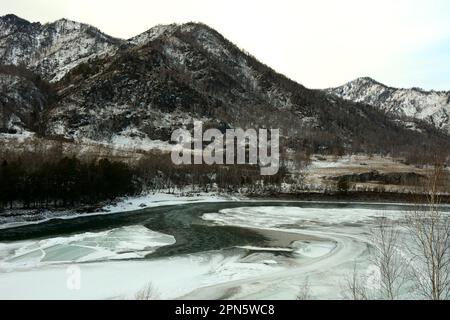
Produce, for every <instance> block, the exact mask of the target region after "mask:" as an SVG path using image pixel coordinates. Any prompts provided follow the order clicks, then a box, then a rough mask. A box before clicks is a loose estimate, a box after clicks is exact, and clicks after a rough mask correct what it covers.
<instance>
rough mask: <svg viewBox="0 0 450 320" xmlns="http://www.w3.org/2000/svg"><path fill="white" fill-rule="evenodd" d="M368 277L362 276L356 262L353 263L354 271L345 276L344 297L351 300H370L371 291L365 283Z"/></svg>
mask: <svg viewBox="0 0 450 320" xmlns="http://www.w3.org/2000/svg"><path fill="white" fill-rule="evenodd" d="M365 282H366V279H365V278H364V277H363V276H361V275H360V274H359V272H358V269H357V264H356V262H355V263H354V265H353V272H352V273H351V275H350V276H347V277H346V278H345V282H344V285H343V291H344V298H346V299H350V300H368V299H369V293H368V291H367V287H366V285H365Z"/></svg>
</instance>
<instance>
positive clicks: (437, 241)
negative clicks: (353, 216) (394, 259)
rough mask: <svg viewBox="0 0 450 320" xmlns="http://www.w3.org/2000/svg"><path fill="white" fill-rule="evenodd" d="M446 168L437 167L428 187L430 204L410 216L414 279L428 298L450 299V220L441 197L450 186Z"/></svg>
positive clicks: (437, 165)
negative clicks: (441, 203)
mask: <svg viewBox="0 0 450 320" xmlns="http://www.w3.org/2000/svg"><path fill="white" fill-rule="evenodd" d="M447 177H448V175H447V172H445V168H444V166H443V165H442V164H439V163H438V164H436V165H435V166H434V169H433V171H432V173H431V175H430V177H429V179H428V182H427V185H426V190H425V191H426V195H427V199H428V201H427V203H426V204H425V205H417V206H416V207H415V209H414V210H412V211H410V212H409V213H408V214H407V226H408V229H409V231H410V236H411V239H412V246H410V250H409V251H410V252H411V255H412V268H411V273H412V279H413V281H414V284H415V287H416V290H417V293H418V294H419V295H421V296H423V297H424V298H427V299H432V300H443V299H449V298H450V220H449V215H448V214H447V213H445V212H443V211H442V208H441V206H440V202H441V199H440V195H441V193H442V192H443V191H446V190H445V189H444V190H443V189H442V188H443V187H444V188H446V186H447V183H448V181H447V180H448V178H447Z"/></svg>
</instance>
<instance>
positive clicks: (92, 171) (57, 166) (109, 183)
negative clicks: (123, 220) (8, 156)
mask: <svg viewBox="0 0 450 320" xmlns="http://www.w3.org/2000/svg"><path fill="white" fill-rule="evenodd" d="M135 191H136V184H135V175H134V172H133V170H132V168H130V167H129V166H128V165H126V164H125V163H122V162H114V161H110V160H108V159H101V160H98V161H92V162H83V161H81V160H79V159H77V158H75V157H63V158H61V159H60V160H57V161H44V162H42V163H39V164H34V165H33V166H29V165H27V163H25V162H24V161H22V160H20V159H17V160H2V161H1V162H0V208H2V207H3V208H5V207H13V206H18V207H25V208H40V207H45V208H47V207H50V206H54V207H60V206H62V207H68V206H76V205H79V204H93V203H97V202H99V201H103V200H108V199H114V198H115V197H119V196H124V195H130V194H133V193H134V192H135Z"/></svg>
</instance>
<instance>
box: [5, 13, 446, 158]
mask: <svg viewBox="0 0 450 320" xmlns="http://www.w3.org/2000/svg"><path fill="white" fill-rule="evenodd" d="M3 20H5V19H3ZM18 23H19V24H22V23H23V22H20V21H19V22H18ZM3 25H4V24H3ZM49 25H50V26H52V27H51V28H50V29H51V30H57V29H58V28H59V27H61V28H62V29H64V30H68V29H70V30H72V32H73V33H74V34H70V32H68V33H64V32H56V33H52V34H54V35H56V36H57V38H58V39H61V38H62V40H61V41H59V42H58V41H57V42H56V43H62V44H63V45H62V47H59V46H55V47H52V46H50V47H51V48H52V49H54V52H53V54H54V55H56V56H58V55H60V53H61V52H63V53H67V54H68V57H69V58H68V60H67V61H62V62H61V64H60V65H58V66H59V67H60V70H62V73H61V74H60V75H59V76H58V77H55V76H53V75H52V74H50V76H49V73H48V72H47V70H46V69H45V68H42V67H38V68H33V64H32V65H31V69H32V70H33V71H34V72H37V73H38V74H40V75H41V76H42V77H44V79H47V80H50V81H52V82H53V84H52V87H53V88H54V89H55V91H56V96H57V97H56V99H54V100H51V101H52V102H51V103H49V104H48V105H47V106H46V108H44V109H45V110H44V111H43V112H41V113H40V117H39V119H40V120H39V121H40V125H39V126H38V127H39V132H38V133H39V134H41V135H44V136H61V137H64V138H65V139H73V140H80V141H81V140H83V139H91V140H95V141H104V142H107V143H112V144H118V143H119V142H123V143H125V144H133V143H134V142H136V141H140V142H142V143H141V145H145V144H146V143H147V144H149V142H150V141H154V140H161V141H168V140H169V139H170V133H171V132H172V131H173V129H175V128H177V127H187V128H189V127H190V126H191V122H192V120H193V119H202V120H204V121H205V123H206V125H207V126H214V127H218V128H221V129H222V130H223V129H225V128H228V127H245V128H249V127H252V128H257V127H276V128H280V129H282V132H283V138H284V139H285V140H286V141H285V142H286V146H288V147H290V148H294V149H305V150H310V151H311V152H328V153H330V152H333V153H336V152H338V153H339V152H346V151H348V152H388V151H389V150H398V152H402V151H404V150H406V149H407V148H409V149H412V148H413V147H415V146H416V143H413V142H411V141H422V144H420V148H425V149H427V148H431V146H432V145H435V144H437V145H444V146H445V145H446V143H448V136H445V135H443V134H441V133H439V132H436V130H435V129H433V128H432V127H431V126H429V125H428V124H427V123H425V122H421V121H420V120H417V121H415V122H414V124H413V127H414V128H412V129H411V127H408V126H405V125H404V123H402V122H399V120H398V119H396V118H394V117H392V116H391V115H388V114H386V113H385V112H384V111H382V110H379V108H377V107H373V106H370V105H368V104H366V103H362V104H361V103H356V102H352V101H347V100H345V99H341V98H339V97H337V96H336V95H334V94H331V93H330V92H325V91H322V90H313V89H307V88H305V87H304V86H303V85H301V84H299V83H297V82H295V81H293V80H291V79H289V78H287V77H286V76H284V75H282V74H280V73H277V72H276V71H274V70H273V69H272V68H270V67H269V66H267V65H265V64H263V63H261V62H260V61H258V60H257V59H256V58H254V57H253V56H251V55H250V54H248V53H246V52H244V51H243V50H241V49H240V48H238V47H237V46H236V45H234V44H233V43H232V42H231V41H229V40H228V39H226V38H225V37H223V36H222V35H221V34H220V33H219V32H217V31H216V30H214V29H212V28H210V27H209V26H207V25H205V24H202V23H185V24H171V25H165V26H156V27H154V28H151V29H149V30H147V31H146V32H144V33H141V34H140V35H137V36H136V37H132V38H130V39H128V40H122V39H115V38H111V37H109V36H107V35H105V37H106V38H103V37H102V36H101V35H102V33H101V32H100V31H98V29H95V28H94V27H91V26H85V27H82V26H80V25H82V24H77V23H76V22H69V20H64V19H60V20H57V21H56V22H53V23H50V24H49ZM0 26H2V25H0ZM35 26H36V25H35ZM37 26H38V27H36V28H37V29H38V30H41V29H40V28H42V25H40V24H38V25H37ZM80 30H81V31H82V32H80ZM86 30H88V31H87V32H86ZM0 31H1V28H0ZM89 32H93V33H94V36H93V37H89ZM98 32H100V33H101V34H100V36H99V33H98ZM22 33H23V32H22ZM22 33H21V32H19V35H20V36H22ZM34 34H35V35H36V34H38V35H39V32H38V33H34ZM86 34H88V36H86ZM108 37H109V38H108ZM15 38H17V37H15V36H14V35H13V37H12V39H15ZM19 38H20V37H19ZM10 39H11V38H10ZM86 39H88V40H89V39H90V40H91V41H87V40H86ZM105 39H106V40H105ZM111 39H112V40H111ZM3 40H4V39H3V38H2V39H0V41H3ZM30 41H31V43H33V41H35V39H31V40H30ZM80 41H81V44H82V46H80V43H79V42H80ZM86 41H87V42H86ZM97 41H98V42H99V44H97V43H96V42H97ZM105 41H106V43H107V44H106V46H107V47H108V43H111V48H110V50H106V51H103V49H104V45H105ZM0 43H1V42H0ZM5 43H6V44H9V45H10V46H6V47H5V46H0V57H3V55H2V54H1V52H5V51H7V52H14V50H15V46H14V45H15V42H14V41H12V42H11V41H10V42H3V44H5ZM51 44H54V42H51ZM83 45H87V47H86V48H87V49H86V48H84V47H83ZM19 47H20V46H19ZM67 48H70V50H69V51H67ZM83 48H84V49H83ZM97 49H100V52H101V53H102V54H99V52H98V51H97ZM1 50H3V51H1ZM8 50H9V51H8ZM83 50H84V51H83ZM44 53H45V52H44ZM19 56H20V55H19ZM44 56H45V54H44ZM51 57H52V56H51ZM0 61H2V60H1V59H0ZM39 61H40V60H39ZM38 65H39V64H38ZM19 100H20V99H19ZM19 100H18V101H19Z"/></svg>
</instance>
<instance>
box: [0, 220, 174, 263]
mask: <svg viewBox="0 0 450 320" xmlns="http://www.w3.org/2000/svg"><path fill="white" fill-rule="evenodd" d="M174 243H175V238H174V237H173V236H171V235H167V234H163V233H159V232H155V231H152V230H149V229H147V228H145V227H144V226H140V225H135V226H125V227H121V228H116V229H112V230H108V231H101V232H86V233H80V234H75V235H70V236H65V237H57V238H50V239H42V240H35V241H32V240H31V241H20V242H15V243H3V244H0V261H1V262H0V267H1V266H3V267H8V266H13V265H14V266H33V265H36V264H40V263H59V262H86V261H97V260H115V259H131V258H142V257H144V256H145V255H147V254H149V253H151V252H153V251H155V250H156V249H157V248H159V247H163V246H167V245H171V244H174Z"/></svg>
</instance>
